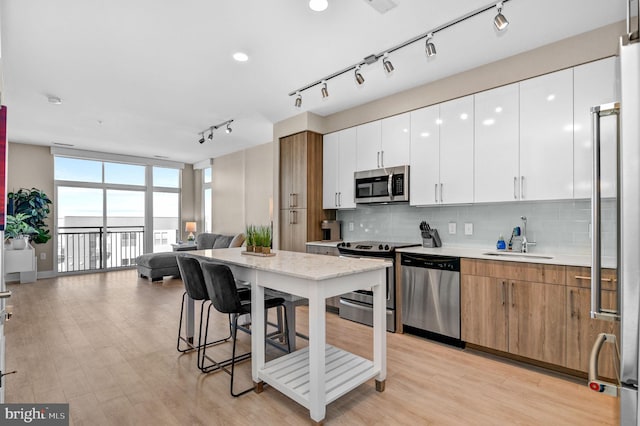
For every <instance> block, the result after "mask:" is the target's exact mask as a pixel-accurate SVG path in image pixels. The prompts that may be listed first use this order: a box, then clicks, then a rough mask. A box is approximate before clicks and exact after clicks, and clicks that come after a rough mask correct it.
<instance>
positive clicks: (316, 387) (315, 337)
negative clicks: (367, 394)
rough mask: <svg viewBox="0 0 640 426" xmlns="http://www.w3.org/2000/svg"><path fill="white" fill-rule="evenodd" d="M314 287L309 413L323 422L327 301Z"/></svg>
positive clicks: (310, 299) (310, 338)
mask: <svg viewBox="0 0 640 426" xmlns="http://www.w3.org/2000/svg"><path fill="white" fill-rule="evenodd" d="M318 293H319V292H318V287H317V286H312V287H311V291H310V293H309V411H310V416H311V420H313V421H315V422H322V420H323V419H324V416H325V414H326V394H325V382H324V380H325V377H324V376H325V339H326V337H325V330H326V324H325V300H324V297H322V296H321V295H319V294H318Z"/></svg>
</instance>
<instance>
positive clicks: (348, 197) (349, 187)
mask: <svg viewBox="0 0 640 426" xmlns="http://www.w3.org/2000/svg"><path fill="white" fill-rule="evenodd" d="M322 145H323V146H322V150H323V154H322V158H323V173H322V207H323V208H325V209H354V208H355V207H356V202H355V194H354V187H355V185H354V178H353V173H354V172H355V170H356V129H355V128H350V129H345V130H341V131H339V132H335V133H329V134H326V135H324V138H323V143H322Z"/></svg>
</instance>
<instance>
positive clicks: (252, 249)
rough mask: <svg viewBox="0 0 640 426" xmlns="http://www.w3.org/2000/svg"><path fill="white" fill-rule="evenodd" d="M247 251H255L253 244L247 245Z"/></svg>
mask: <svg viewBox="0 0 640 426" xmlns="http://www.w3.org/2000/svg"><path fill="white" fill-rule="evenodd" d="M247 251H248V252H249V253H253V252H254V251H255V246H247Z"/></svg>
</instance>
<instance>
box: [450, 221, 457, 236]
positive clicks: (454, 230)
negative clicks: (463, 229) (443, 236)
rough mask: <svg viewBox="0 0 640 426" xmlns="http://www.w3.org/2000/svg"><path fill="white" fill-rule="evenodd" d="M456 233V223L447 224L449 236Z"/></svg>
mask: <svg viewBox="0 0 640 426" xmlns="http://www.w3.org/2000/svg"><path fill="white" fill-rule="evenodd" d="M455 233H456V223H455V222H449V234H452V235H453V234H455Z"/></svg>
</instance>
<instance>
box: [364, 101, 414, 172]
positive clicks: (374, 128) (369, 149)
mask: <svg viewBox="0 0 640 426" xmlns="http://www.w3.org/2000/svg"><path fill="white" fill-rule="evenodd" d="M410 117H411V115H410V113H408V112H407V113H405V114H400V115H395V116H393V117H389V118H385V119H384V120H378V121H373V122H371V123H366V124H363V125H360V126H358V127H357V129H358V135H357V163H356V169H357V170H371V169H379V168H382V167H394V166H403V165H405V164H409V159H410V158H409V157H410V150H409V144H410V139H411V136H410V134H409V130H410V127H411V118H410Z"/></svg>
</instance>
